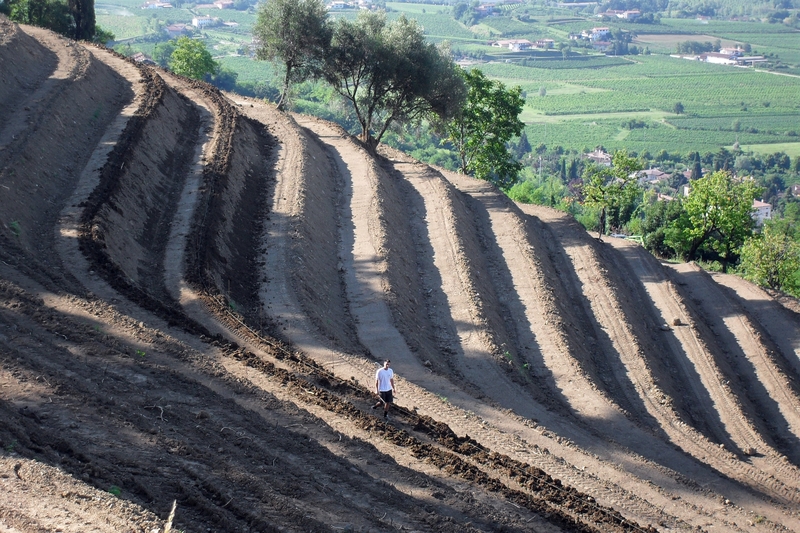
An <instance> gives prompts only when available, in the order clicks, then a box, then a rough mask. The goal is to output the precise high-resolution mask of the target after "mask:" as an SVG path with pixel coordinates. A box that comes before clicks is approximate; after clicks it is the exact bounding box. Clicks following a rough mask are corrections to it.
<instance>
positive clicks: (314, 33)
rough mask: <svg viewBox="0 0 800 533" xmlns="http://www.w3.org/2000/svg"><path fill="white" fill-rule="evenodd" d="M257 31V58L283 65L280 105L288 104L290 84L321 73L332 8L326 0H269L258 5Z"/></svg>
mask: <svg viewBox="0 0 800 533" xmlns="http://www.w3.org/2000/svg"><path fill="white" fill-rule="evenodd" d="M253 35H254V36H255V37H256V38H257V39H258V40H259V46H258V48H257V49H256V58H258V59H263V60H267V61H272V62H273V63H279V62H280V64H281V65H282V66H283V69H284V72H283V90H282V91H281V97H280V100H279V101H278V109H281V110H283V109H284V108H285V107H286V100H287V95H288V93H289V87H290V85H291V84H292V83H297V82H300V81H305V80H306V79H308V78H310V77H317V76H319V75H320V74H321V70H322V64H323V62H324V58H325V55H326V53H327V50H328V47H329V45H330V40H331V27H330V24H329V23H328V10H327V9H326V7H325V3H324V2H323V1H322V0H267V1H266V2H264V3H262V4H261V6H260V7H259V9H258V19H257V21H256V24H255V26H254V27H253Z"/></svg>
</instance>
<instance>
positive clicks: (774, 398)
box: [671, 265, 800, 496]
mask: <svg viewBox="0 0 800 533" xmlns="http://www.w3.org/2000/svg"><path fill="white" fill-rule="evenodd" d="M671 270H672V271H673V272H675V274H674V275H675V276H676V277H678V279H679V280H681V281H683V282H685V283H686V285H684V287H685V288H686V290H687V291H688V292H689V294H690V295H691V298H692V299H693V307H694V308H696V309H697V311H698V313H699V314H700V316H701V317H702V318H703V321H704V323H705V324H706V325H707V326H708V328H709V330H710V334H709V338H711V339H713V342H714V343H715V344H717V345H718V346H719V349H718V350H716V353H720V354H724V355H723V356H721V357H718V361H719V364H720V366H721V367H722V368H723V369H724V374H725V378H726V381H728V382H729V383H730V384H731V385H732V386H734V387H735V388H736V390H737V391H739V394H740V396H741V397H743V398H745V399H746V400H747V401H748V402H750V403H751V404H752V405H753V411H754V412H755V413H758V419H757V421H758V422H759V427H760V429H761V431H762V432H763V433H764V435H765V437H766V438H767V439H769V441H770V442H771V444H772V446H774V447H776V448H777V450H779V454H785V455H784V458H785V456H788V459H789V460H790V461H791V462H792V463H793V464H794V465H795V466H794V468H792V469H791V470H793V472H791V478H792V479H793V480H794V482H795V490H797V489H798V485H797V484H796V483H797V479H798V472H797V466H796V465H797V464H798V463H800V456H798V453H800V452H798V435H800V408H798V406H800V400H798V395H797V392H796V390H795V389H796V387H797V385H796V379H795V378H794V376H793V371H792V370H791V368H790V367H787V366H786V365H781V362H780V360H781V358H780V356H779V355H778V353H777V352H778V348H777V346H776V345H775V343H773V342H772V341H771V339H770V338H769V336H768V335H767V334H765V333H764V332H763V330H762V329H761V328H760V327H759V326H758V325H757V324H756V323H755V322H754V321H753V320H752V319H751V318H750V317H749V316H748V315H747V313H746V312H744V311H743V309H742V308H741V306H740V305H738V304H737V302H736V301H735V299H733V298H731V297H730V296H729V294H728V291H726V290H724V289H721V288H720V287H719V286H718V285H717V284H716V283H715V282H714V281H713V279H712V278H711V277H710V276H709V275H708V274H706V273H704V272H702V271H700V270H699V269H698V268H697V267H695V266H693V265H680V266H675V267H672V269H671ZM706 297H707V298H711V299H710V300H703V299H702V298H706ZM715 312H718V313H720V315H718V316H714V315H712V314H711V313H715ZM784 473H785V474H790V472H789V469H788V468H787V469H785V472H784ZM797 495H798V496H800V492H797Z"/></svg>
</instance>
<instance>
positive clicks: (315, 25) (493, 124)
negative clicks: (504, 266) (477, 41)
mask: <svg viewBox="0 0 800 533" xmlns="http://www.w3.org/2000/svg"><path fill="white" fill-rule="evenodd" d="M253 34H254V36H255V38H256V39H257V41H258V48H257V52H256V57H257V58H259V59H262V60H268V61H272V62H273V63H275V64H276V65H278V66H280V67H281V69H282V75H283V82H282V85H283V88H282V91H281V96H280V99H279V101H278V107H279V109H284V108H285V107H286V105H287V99H288V96H289V94H290V89H291V87H292V85H293V84H296V83H298V82H302V81H304V80H309V79H317V80H324V81H325V82H327V83H328V84H329V85H330V86H331V87H332V88H333V90H334V91H335V93H336V94H337V95H338V96H339V97H341V98H342V99H343V100H344V101H346V102H347V103H348V104H349V106H350V108H351V109H352V112H353V114H354V115H355V118H356V120H357V122H358V124H359V126H360V128H361V132H360V139H361V140H362V141H363V142H364V144H365V145H366V146H367V147H368V148H369V149H370V150H374V148H375V147H376V146H377V144H378V143H379V142H380V141H381V139H382V138H383V136H384V135H385V134H386V132H387V131H388V130H389V127H390V126H391V125H392V124H419V123H421V122H423V121H425V122H428V123H429V124H431V125H432V126H433V127H434V128H435V129H436V131H437V132H439V134H440V135H441V136H442V138H443V139H444V140H445V141H446V142H448V143H449V145H450V146H452V148H453V149H454V151H455V152H456V153H457V155H458V160H459V163H460V170H461V171H462V172H465V173H468V174H472V175H475V176H476V177H479V178H481V179H487V180H490V181H493V182H495V183H496V184H498V185H499V186H501V187H508V186H510V185H513V184H514V183H515V182H516V180H517V174H518V172H519V169H520V165H519V163H518V162H517V161H516V160H515V159H514V158H513V157H512V156H511V154H510V153H509V151H508V149H507V146H506V144H507V142H508V141H509V140H510V139H511V138H512V137H513V136H515V135H519V134H520V132H521V131H522V127H523V124H522V122H521V121H520V120H519V118H518V116H519V113H520V112H521V111H522V107H523V105H524V99H523V98H522V96H521V93H522V91H521V89H519V88H518V87H517V88H514V89H506V87H505V86H504V85H503V84H502V83H500V82H498V81H493V80H489V79H487V78H486V77H485V76H484V75H483V74H482V73H481V72H480V71H478V70H473V71H470V72H465V71H463V70H462V69H461V68H460V67H458V66H457V65H456V64H455V63H454V62H453V60H452V58H451V55H450V51H449V48H448V47H447V46H439V47H437V46H436V45H434V44H431V43H428V42H426V40H425V37H424V34H423V32H422V28H421V27H420V26H419V25H418V24H417V22H416V21H414V20H409V19H407V18H406V17H405V16H401V17H399V18H398V19H396V20H393V21H388V20H387V19H386V15H385V13H384V12H383V11H362V12H360V13H359V14H358V16H357V18H356V19H355V20H348V19H346V18H339V19H337V20H335V21H331V20H330V19H329V18H328V12H327V10H326V8H325V6H324V4H323V2H322V0H267V1H266V2H264V3H263V4H261V6H260V8H259V11H258V19H257V22H256V25H255V27H254V29H253Z"/></svg>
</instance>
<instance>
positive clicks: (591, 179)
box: [581, 151, 642, 241]
mask: <svg viewBox="0 0 800 533" xmlns="http://www.w3.org/2000/svg"><path fill="white" fill-rule="evenodd" d="M641 169H642V165H641V163H639V161H637V160H636V159H635V158H633V157H630V156H629V155H628V154H627V152H625V151H619V152H615V153H614V156H613V157H612V158H611V166H610V167H606V166H603V165H597V164H592V165H589V166H588V167H586V170H584V172H583V185H582V186H581V197H582V199H581V203H582V204H583V205H586V206H589V207H594V208H597V209H599V211H600V220H599V224H598V228H597V238H598V239H599V240H601V241H602V240H603V235H605V233H606V229H607V228H606V218H607V214H608V212H609V210H616V211H618V210H619V209H620V208H621V207H622V206H623V205H624V204H630V203H631V202H632V201H633V199H634V198H635V197H636V196H638V194H639V190H640V187H639V184H638V174H637V173H638V172H639V171H640V170H641Z"/></svg>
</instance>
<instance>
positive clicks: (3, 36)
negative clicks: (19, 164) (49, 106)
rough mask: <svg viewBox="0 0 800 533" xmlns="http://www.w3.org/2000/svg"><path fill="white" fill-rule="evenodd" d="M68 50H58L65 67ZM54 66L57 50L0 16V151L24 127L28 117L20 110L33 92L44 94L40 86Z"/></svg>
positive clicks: (32, 99)
mask: <svg viewBox="0 0 800 533" xmlns="http://www.w3.org/2000/svg"><path fill="white" fill-rule="evenodd" d="M62 50H63V49H62ZM68 51H69V49H67V50H63V51H62V53H63V54H64V55H65V56H67V57H64V60H63V63H64V67H61V68H66V69H67V70H68V69H69V67H67V63H68V62H69V58H68V54H66V52H68ZM58 68H59V59H58V55H57V51H54V50H50V49H49V48H47V47H46V46H44V45H43V44H41V43H40V42H39V41H37V40H36V39H35V38H33V37H31V36H30V35H28V34H27V33H25V32H24V31H22V30H21V29H20V27H19V26H17V25H16V24H13V23H11V22H9V21H8V20H7V19H3V20H0V72H2V73H3V77H2V81H0V108H2V109H3V110H4V113H2V116H0V147H3V151H5V149H6V148H5V146H6V145H7V144H8V143H9V142H10V141H12V140H14V136H15V135H16V133H19V132H20V131H21V130H22V128H24V127H25V119H28V118H29V117H31V115H30V113H25V115H24V118H21V117H20V113H21V112H23V111H30V104H31V103H37V102H38V99H37V98H36V96H37V95H38V97H39V99H41V98H42V97H43V96H44V94H45V93H46V91H42V89H41V87H42V85H44V84H45V83H46V82H47V79H48V78H49V77H50V76H51V75H53V74H54V73H55V71H56V69H58ZM26 107H28V108H29V109H25V108H26ZM9 125H13V127H11V128H9Z"/></svg>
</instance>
